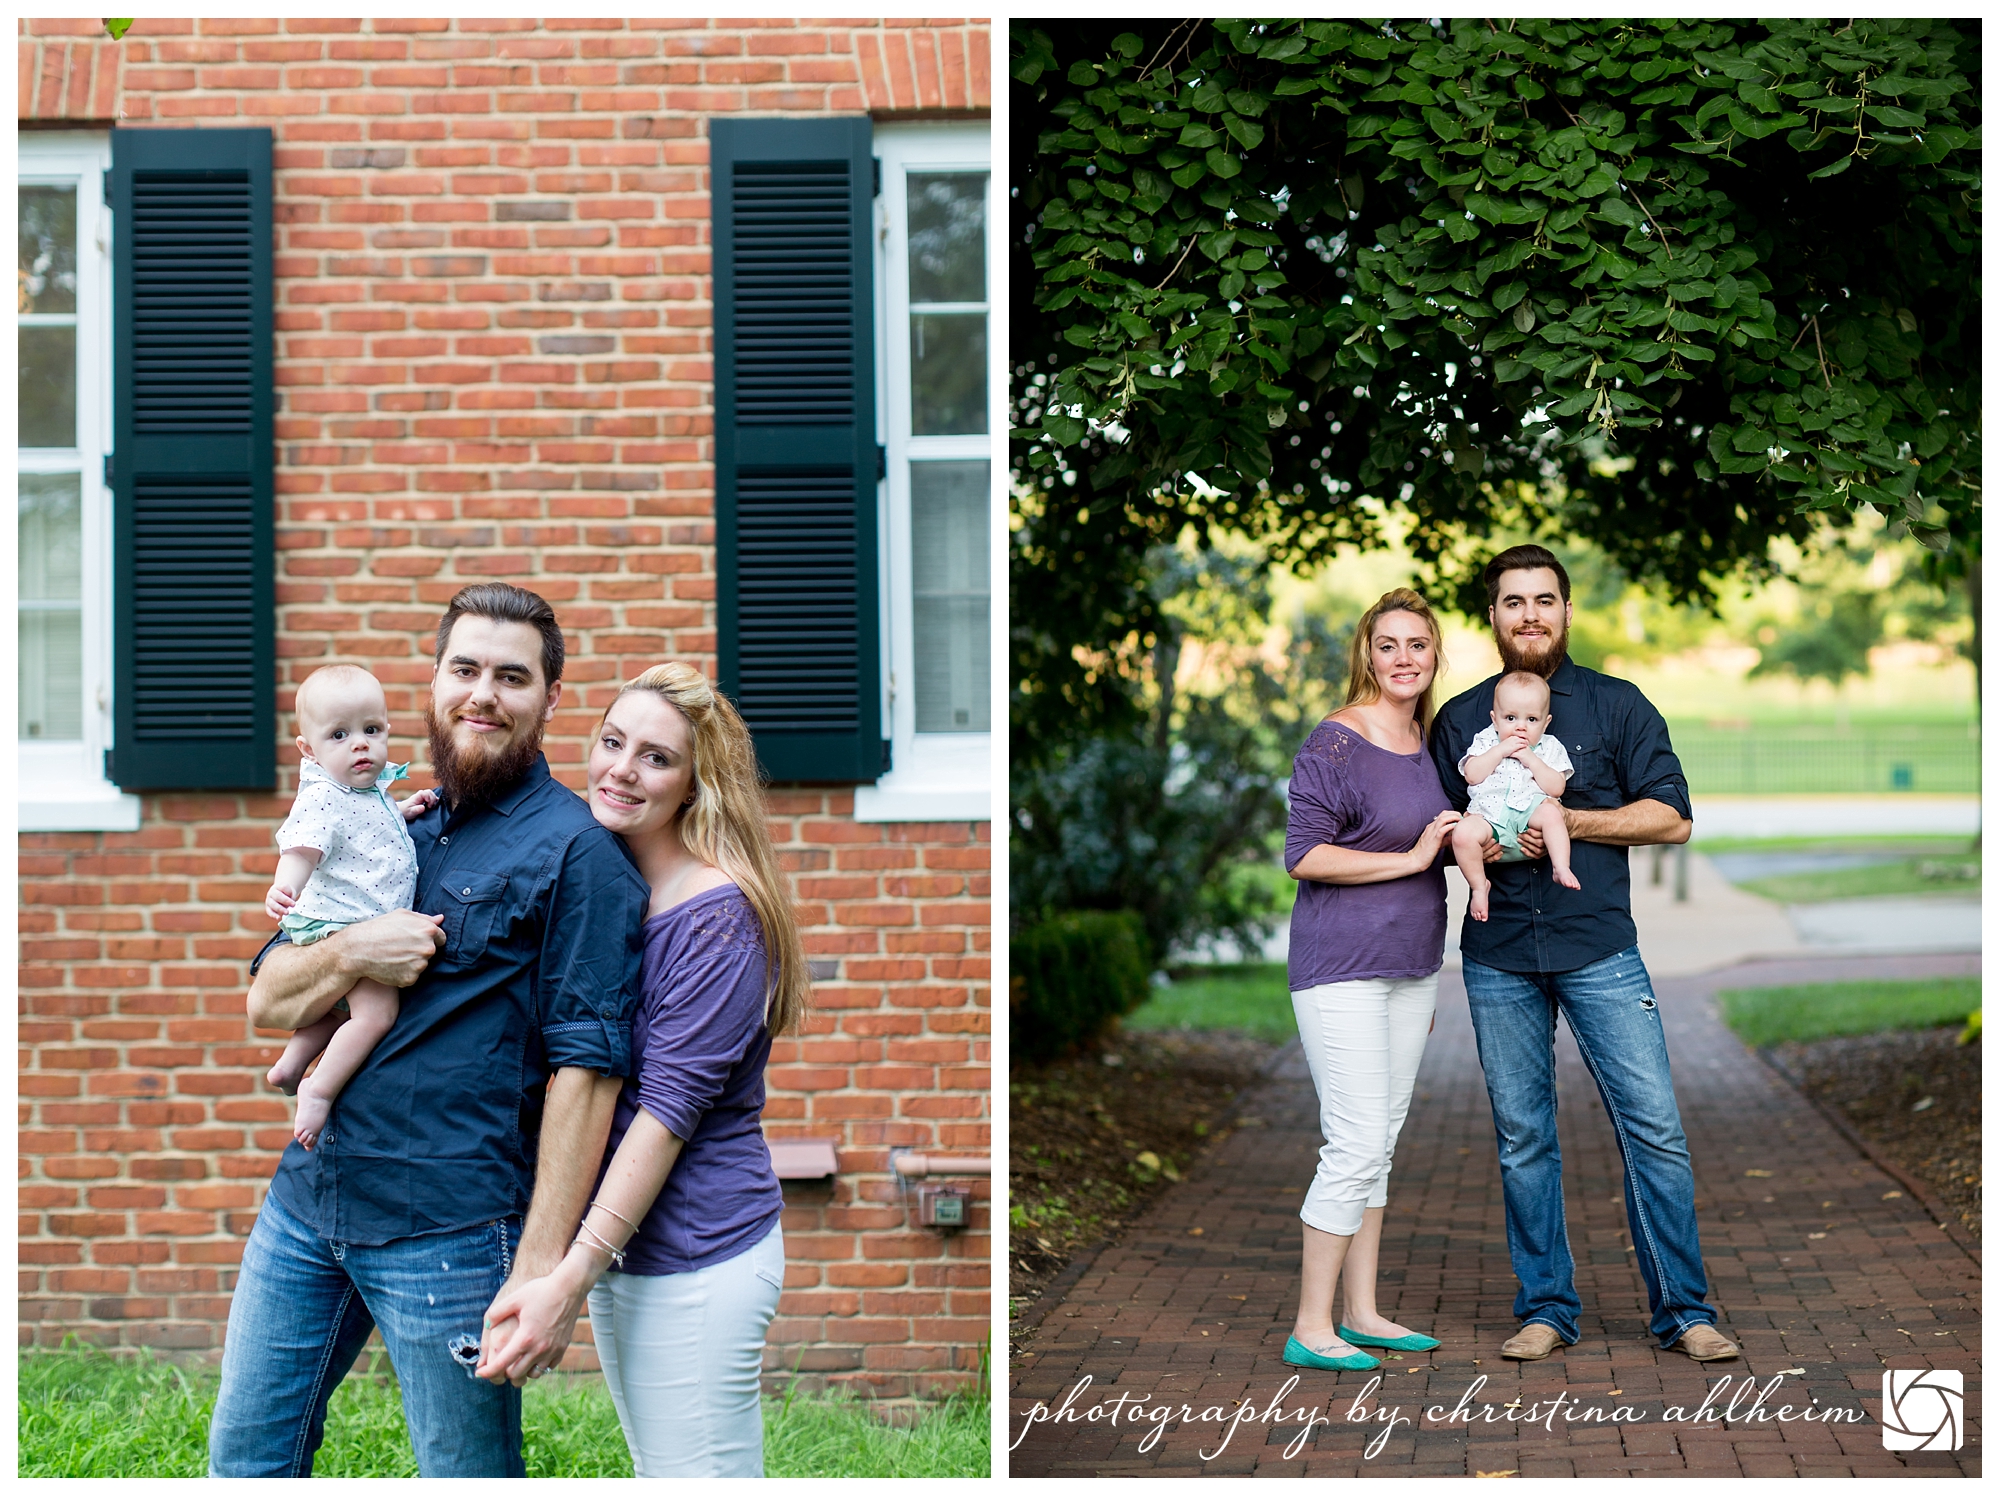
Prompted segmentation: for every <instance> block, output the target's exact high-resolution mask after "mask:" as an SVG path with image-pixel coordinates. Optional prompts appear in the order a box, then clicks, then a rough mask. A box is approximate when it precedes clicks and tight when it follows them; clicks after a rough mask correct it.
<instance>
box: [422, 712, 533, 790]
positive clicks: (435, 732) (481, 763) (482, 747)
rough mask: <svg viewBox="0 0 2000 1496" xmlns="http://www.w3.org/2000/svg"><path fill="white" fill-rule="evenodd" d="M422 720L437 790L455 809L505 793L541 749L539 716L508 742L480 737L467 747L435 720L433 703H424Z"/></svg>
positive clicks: (526, 770) (523, 774)
mask: <svg viewBox="0 0 2000 1496" xmlns="http://www.w3.org/2000/svg"><path fill="white" fill-rule="evenodd" d="M424 722H425V724H426V725H427V726H428V727H429V728H430V735H431V773H432V775H433V776H434V777H435V778H436V779H437V786H438V793H439V794H440V795H442V796H444V802H445V804H447V805H449V806H450V807H451V808H452V809H454V810H456V809H458V808H459V807H461V806H465V805H484V804H486V803H487V802H489V801H491V800H495V799H497V798H499V797H500V796H501V795H504V794H506V793H507V791H508V790H510V789H512V788H513V787H514V786H515V785H517V784H519V783H520V782H521V780H522V778H523V776H525V775H526V774H527V772H528V770H529V769H530V768H532V767H534V762H535V755H536V754H538V753H540V752H541V751H542V727H543V724H542V722H541V720H540V719H539V718H537V719H536V720H535V721H534V722H532V723H531V724H529V727H528V730H527V731H526V732H524V733H522V734H521V736H520V737H518V738H515V739H513V740H512V741H511V742H508V743H504V744H499V745H495V746H493V747H491V748H489V747H488V746H487V743H486V740H485V739H480V740H478V742H477V744H476V746H474V747H472V748H469V749H461V748H460V747H459V745H458V741H457V739H455V738H454V737H453V736H452V734H451V730H450V726H449V724H447V723H441V722H439V721H438V719H437V711H436V708H435V707H433V706H430V705H428V704H427V705H426V706H425V707H424Z"/></svg>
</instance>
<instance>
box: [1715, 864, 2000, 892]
mask: <svg viewBox="0 0 2000 1496" xmlns="http://www.w3.org/2000/svg"><path fill="white" fill-rule="evenodd" d="M1979 873H1980V868H1979V859H1978V858H1977V857H1967V856H1965V855H1964V854H1963V853H1960V854H1958V855H1957V856H1951V855H1943V856H1928V857H1910V858H1905V859H1904V860H1903V861H1901V862H1884V863H1877V864H1876V865H1875V866H1873V867H1842V868H1829V869H1828V870H1826V871H1825V872H1817V873H1785V874H1781V875H1779V876H1777V877H1772V878H1752V879H1750V880H1748V881H1746V882H1744V883H1741V884H1739V885H1737V886H1738V887H1740V888H1742V889H1743V890H1744V891H1745V892H1746V893H1754V894H1757V895H1758V896H1760V897H1762V898H1766V899H1775V900H1776V901H1777V902H1778V903H1780V904H1820V903H1825V902H1826V901H1827V900H1828V899H1868V898H1890V897H1897V898H1906V897H1908V896H1909V895H1911V894H1938V893H1946V894H1957V895H1959V896H1961V897H1970V898H1978V897H1979V889H1980V876H1979Z"/></svg>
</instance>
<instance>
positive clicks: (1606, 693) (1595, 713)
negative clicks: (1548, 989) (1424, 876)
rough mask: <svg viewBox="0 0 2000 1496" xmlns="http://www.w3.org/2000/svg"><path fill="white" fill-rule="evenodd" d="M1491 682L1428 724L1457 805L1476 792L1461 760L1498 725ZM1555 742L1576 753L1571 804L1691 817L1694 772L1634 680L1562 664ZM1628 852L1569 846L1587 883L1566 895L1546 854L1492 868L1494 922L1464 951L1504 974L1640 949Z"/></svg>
mask: <svg viewBox="0 0 2000 1496" xmlns="http://www.w3.org/2000/svg"><path fill="white" fill-rule="evenodd" d="M1499 680H1500V677H1499V676H1497V675H1496V676H1493V677H1492V678H1491V679H1488V680H1483V681H1481V682H1480V683H1479V684H1478V685H1476V686H1474V687H1473V688H1472V689H1471V690H1470V691H1467V692H1465V693H1464V694H1463V695H1459V696H1454V697H1453V698H1452V699H1451V700H1450V701H1448V702H1446V703H1445V705H1444V709H1443V710H1442V711H1440V712H1439V713H1438V715H1437V721H1436V722H1434V723H1433V724H1432V726H1431V759H1432V761H1433V762H1434V763H1436V765H1437V771H1438V779H1439V780H1440V781H1441V782H1442V783H1443V784H1444V792H1445V796H1446V798H1448V799H1449V800H1450V801H1451V803H1452V806H1453V807H1454V808H1455V809H1457V810H1461V811H1462V810H1464V809H1465V807H1466V803H1467V801H1468V800H1469V799H1470V796H1469V795H1468V794H1467V792H1466V785H1465V776H1464V775H1463V774H1461V773H1459V772H1458V761H1459V760H1460V759H1462V758H1464V757H1465V750H1466V748H1467V746H1468V745H1469V744H1470V743H1471V742H1472V738H1473V735H1474V734H1475V733H1477V732H1478V731H1479V730H1480V729H1481V728H1482V727H1488V726H1490V725H1492V721H1493V718H1492V712H1493V687H1494V686H1495V685H1496V684H1497V683H1498V682H1499ZM1548 733H1549V736H1551V737H1553V738H1555V739H1557V740H1558V741H1559V742H1561V744H1562V745H1563V747H1564V748H1566V749H1568V750H1569V757H1570V762H1571V764H1573V765H1574V766H1575V772H1574V773H1573V774H1571V775H1570V780H1569V788H1568V789H1567V790H1565V791H1564V792H1563V797H1562V803H1563V805H1564V807H1565V808H1566V809H1569V810H1616V809H1618V808H1619V807H1621V806H1625V805H1630V804H1632V803H1633V802H1634V801H1635V800H1658V801H1659V802H1660V803H1661V804H1663V805H1669V806H1672V807H1673V809H1674V810H1676V811H1677V812H1679V814H1680V815H1681V817H1682V819H1684V820H1690V821H1691V820H1693V819H1694V807H1693V806H1692V805H1691V804H1690V803H1689V800H1688V785H1687V776H1686V775H1685V774H1683V773H1682V772H1681V761H1680V760H1679V759H1678V758H1676V757H1675V756H1674V749H1673V744H1672V743H1670V742H1669V741H1668V740H1667V723H1666V719H1665V718H1664V717H1662V716H1661V715H1660V713H1659V711H1658V709H1657V708H1656V707H1654V705H1653V703H1652V702H1650V701H1648V700H1647V699H1646V698H1645V696H1644V695H1642V694H1641V693H1640V690H1639V688H1638V687H1637V686H1635V685H1633V684H1632V683H1631V682H1630V681H1623V680H1619V679H1617V678H1616V677H1614V676H1609V675H1599V674H1598V673H1597V672H1596V671H1595V670H1586V669H1584V668H1583V666H1581V665H1578V664H1576V663H1575V662H1574V661H1571V660H1564V661H1563V662H1562V664H1560V665H1558V666H1557V667H1556V672H1555V674H1554V675H1552V676H1550V677H1549V725H1548ZM1626 852H1627V849H1626V848H1624V847H1610V846H1606V845H1605V844H1604V843H1602V842H1587V841H1578V840H1576V839H1575V838H1572V839H1571V841H1570V857H1569V866H1570V871H1571V872H1573V873H1575V874H1576V880H1577V882H1578V883H1580V884H1582V885H1583V886H1582V887H1581V888H1578V889H1568V888H1564V887H1563V886H1562V885H1561V884H1560V883H1558V882H1556V880H1555V879H1554V878H1553V877H1552V876H1550V872H1549V863H1548V859H1547V858H1546V857H1544V858H1540V859H1537V860H1536V861H1533V862H1489V863H1487V864H1486V876H1487V877H1488V878H1490V879H1491V880H1492V882H1493V891H1492V894H1491V896H1490V901H1489V904H1488V913H1489V915H1490V918H1488V920H1487V921H1486V923H1484V924H1481V923H1479V922H1478V921H1477V920H1475V919H1473V918H1472V917H1471V916H1470V915H1467V916H1466V918H1465V921H1464V924H1463V928H1462V929H1461V930H1460V932H1459V950H1460V952H1461V953H1462V954H1463V955H1464V956H1465V958H1466V959H1467V960H1469V961H1477V962H1478V963H1479V964H1480V965H1481V966H1491V967H1494V968H1496V969H1497V970H1500V971H1519V972H1529V971H1532V972H1554V971H1575V970H1577V969H1578V968H1579V967H1583V966H1588V965H1590V963H1591V962H1593V961H1601V960H1603V959H1604V957H1606V956H1615V955H1616V954H1618V952H1620V951H1622V950H1627V949H1629V948H1630V947H1632V946H1634V945H1637V944H1638V943H1639V931H1638V927H1637V926H1635V925H1634V924H1633V923H1632V874H1631V862H1630V858H1629V857H1628V856H1627V855H1626Z"/></svg>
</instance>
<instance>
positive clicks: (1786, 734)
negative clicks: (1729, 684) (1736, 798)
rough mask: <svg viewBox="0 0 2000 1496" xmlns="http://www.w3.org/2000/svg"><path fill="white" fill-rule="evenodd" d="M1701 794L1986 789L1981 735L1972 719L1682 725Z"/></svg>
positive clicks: (1682, 748)
mask: <svg viewBox="0 0 2000 1496" xmlns="http://www.w3.org/2000/svg"><path fill="white" fill-rule="evenodd" d="M1672 736H1673V744H1674V751H1675V752H1676V753H1678V754H1679V755H1680V760H1681V766H1682V767H1683V768H1684V769H1685V770H1686V771H1687V777H1688V785H1689V787H1690V788H1691V789H1692V790H1693V791H1694V793H1696V794H1697V795H1702V794H1707V795H1813V794H1818V795H1843V794H1845V795H1854V794H1893V793H1895V792H1897V791H1911V792H1916V793H1928V794H1978V793H1979V739H1978V737H1977V736H1976V734H1974V733H1971V732H1968V730H1967V729H1966V728H1964V727H1940V728H1936V729H1934V730H1933V729H1922V730H1918V729H1909V730H1904V731H1898V732H1885V731H1883V730H1881V729H1875V730H1857V731H1854V732H1851V733H1840V732H1837V731H1833V730H1831V729H1829V730H1827V731H1824V732H1816V733H1806V732H1799V731H1796V730H1792V731H1759V730H1757V729H1754V728H1753V729H1749V730H1733V729H1717V728H1686V727H1676V728H1674V729H1673V732H1672Z"/></svg>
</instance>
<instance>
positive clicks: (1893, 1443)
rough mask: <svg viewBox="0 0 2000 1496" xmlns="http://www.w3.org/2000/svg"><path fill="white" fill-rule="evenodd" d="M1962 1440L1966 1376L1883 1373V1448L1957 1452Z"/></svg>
mask: <svg viewBox="0 0 2000 1496" xmlns="http://www.w3.org/2000/svg"><path fill="white" fill-rule="evenodd" d="M1964 1441H1965V1374H1964V1373H1963V1372H1958V1371H1885V1372H1883V1373H1882V1447H1883V1448H1884V1449H1956V1448H1958V1447H1959V1445H1960V1444H1962V1443H1963V1442H1964Z"/></svg>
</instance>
